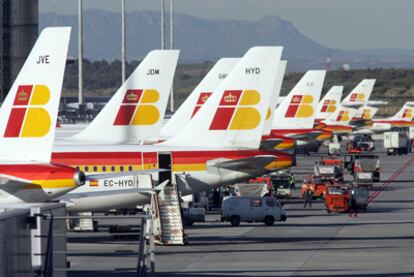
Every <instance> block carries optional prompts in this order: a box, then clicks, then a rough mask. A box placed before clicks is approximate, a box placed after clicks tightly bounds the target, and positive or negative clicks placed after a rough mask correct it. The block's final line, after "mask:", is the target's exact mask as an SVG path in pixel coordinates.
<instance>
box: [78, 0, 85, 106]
mask: <svg viewBox="0 0 414 277" xmlns="http://www.w3.org/2000/svg"><path fill="white" fill-rule="evenodd" d="M78 9H79V10H78V89H79V95H78V103H79V109H80V108H81V106H82V105H83V104H84V101H83V100H84V99H83V22H82V20H83V18H82V17H83V15H82V0H79V1H78Z"/></svg>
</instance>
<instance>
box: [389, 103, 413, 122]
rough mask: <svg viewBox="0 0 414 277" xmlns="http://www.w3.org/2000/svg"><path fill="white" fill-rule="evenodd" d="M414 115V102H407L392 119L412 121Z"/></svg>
mask: <svg viewBox="0 0 414 277" xmlns="http://www.w3.org/2000/svg"><path fill="white" fill-rule="evenodd" d="M413 117H414V102H405V104H404V106H402V108H401V109H400V110H399V111H398V112H397V113H396V114H395V115H394V116H393V117H391V118H390V119H391V120H406V121H411V120H412V119H413Z"/></svg>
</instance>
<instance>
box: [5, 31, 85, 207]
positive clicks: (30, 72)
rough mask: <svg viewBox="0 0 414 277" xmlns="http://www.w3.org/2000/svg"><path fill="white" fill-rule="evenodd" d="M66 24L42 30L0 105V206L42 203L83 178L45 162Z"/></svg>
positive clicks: (67, 34) (54, 117)
mask: <svg viewBox="0 0 414 277" xmlns="http://www.w3.org/2000/svg"><path fill="white" fill-rule="evenodd" d="M70 31H71V28H70V27H56V28H45V29H44V30H43V31H42V32H41V33H40V35H39V37H38V39H37V41H36V43H35V45H34V46H33V48H32V50H31V52H30V54H29V56H28V58H27V60H26V62H25V63H24V65H23V67H22V69H21V70H20V73H19V74H18V76H17V78H16V80H15V82H14V83H13V86H12V87H11V89H10V91H9V93H8V94H7V97H6V99H5V101H4V102H3V105H2V106H1V108H0V117H1V118H2V119H3V120H2V121H1V123H0V149H1V152H2V155H1V156H0V205H7V206H8V207H10V205H11V204H20V203H33V202H44V201H47V200H50V199H52V198H55V197H57V196H60V195H62V194H64V193H66V192H68V191H70V190H72V189H74V188H76V187H78V186H81V185H83V183H84V182H85V175H84V173H83V172H81V171H80V170H78V169H75V168H73V167H70V166H67V165H61V164H57V163H53V162H51V154H52V147H53V140H54V133H55V126H56V121H57V113H58V106H59V99H60V94H61V91H62V82H63V74H64V70H65V63H66V56H67V52H68V47H69V37H70Z"/></svg>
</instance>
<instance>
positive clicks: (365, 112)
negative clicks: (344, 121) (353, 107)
mask: <svg viewBox="0 0 414 277" xmlns="http://www.w3.org/2000/svg"><path fill="white" fill-rule="evenodd" d="M377 112H378V108H377V107H373V106H371V105H368V104H365V105H363V106H361V107H359V109H358V110H357V112H356V113H355V115H354V117H353V118H352V119H351V121H350V122H349V124H350V125H353V126H355V127H359V128H363V127H365V126H369V125H372V118H373V117H374V116H375V115H376V113H377Z"/></svg>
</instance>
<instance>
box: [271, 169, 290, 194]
mask: <svg viewBox="0 0 414 277" xmlns="http://www.w3.org/2000/svg"><path fill="white" fill-rule="evenodd" d="M270 178H271V180H272V185H273V190H274V191H275V194H276V197H278V198H290V197H291V196H292V188H291V186H290V175H289V174H278V175H272V176H271V177H270Z"/></svg>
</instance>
